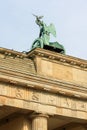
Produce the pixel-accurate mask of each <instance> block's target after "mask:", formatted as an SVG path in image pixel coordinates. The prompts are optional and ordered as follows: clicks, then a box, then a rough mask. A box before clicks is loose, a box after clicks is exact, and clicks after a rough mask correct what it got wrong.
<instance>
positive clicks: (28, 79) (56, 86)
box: [0, 70, 87, 100]
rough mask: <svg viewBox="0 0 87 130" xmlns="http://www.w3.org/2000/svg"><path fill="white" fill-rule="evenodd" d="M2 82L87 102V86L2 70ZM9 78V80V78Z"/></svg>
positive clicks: (0, 76)
mask: <svg viewBox="0 0 87 130" xmlns="http://www.w3.org/2000/svg"><path fill="white" fill-rule="evenodd" d="M1 72H2V75H0V82H3V83H8V84H14V85H16V86H21V87H29V88H33V89H37V90H39V91H48V92H51V93H54V94H61V95H64V96H68V97H74V98H79V99H82V100H87V94H86V93H87V86H81V85H78V84H75V83H70V82H66V81H60V80H53V79H51V78H47V77H42V76H40V75H35V74H28V75H26V74H22V73H15V72H12V71H11V72H9V71H7V70H1ZM8 77H9V78H8Z"/></svg>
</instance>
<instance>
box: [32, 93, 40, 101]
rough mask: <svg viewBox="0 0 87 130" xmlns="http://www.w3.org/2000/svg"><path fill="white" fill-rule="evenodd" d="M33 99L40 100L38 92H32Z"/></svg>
mask: <svg viewBox="0 0 87 130" xmlns="http://www.w3.org/2000/svg"><path fill="white" fill-rule="evenodd" d="M32 100H34V101H39V94H38V93H37V92H33V93H32Z"/></svg>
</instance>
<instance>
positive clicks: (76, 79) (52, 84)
mask: <svg viewBox="0 0 87 130" xmlns="http://www.w3.org/2000/svg"><path fill="white" fill-rule="evenodd" d="M0 130H87V61H86V60H83V59H79V58H75V57H72V56H68V55H63V54H60V53H56V52H53V51H50V50H46V49H42V48H36V49H33V50H32V51H30V52H29V53H22V52H17V51H14V50H9V49H5V48H0Z"/></svg>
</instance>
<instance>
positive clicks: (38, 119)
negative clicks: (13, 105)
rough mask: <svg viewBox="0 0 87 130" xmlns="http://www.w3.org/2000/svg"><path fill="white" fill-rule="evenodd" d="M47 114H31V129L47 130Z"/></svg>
mask: <svg viewBox="0 0 87 130" xmlns="http://www.w3.org/2000/svg"><path fill="white" fill-rule="evenodd" d="M47 120H48V116H47V115H44V114H35V115H33V116H32V130H47V129H48V124H47Z"/></svg>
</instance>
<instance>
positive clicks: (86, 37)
mask: <svg viewBox="0 0 87 130" xmlns="http://www.w3.org/2000/svg"><path fill="white" fill-rule="evenodd" d="M32 14H36V15H44V18H43V21H44V22H45V23H46V24H47V25H49V24H50V23H53V24H54V25H55V27H56V32H57V37H56V38H53V37H52V38H51V41H58V42H59V43H60V44H62V45H64V47H65V49H66V54H67V55H71V56H74V57H79V58H82V59H86V60H87V0H42V1H41V0H1V1H0V47H5V48H9V49H14V50H17V51H28V50H29V49H30V47H31V45H32V42H33V41H34V40H35V39H36V38H37V37H38V34H39V28H38V26H37V25H36V24H35V18H34V17H33V15H32Z"/></svg>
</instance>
